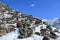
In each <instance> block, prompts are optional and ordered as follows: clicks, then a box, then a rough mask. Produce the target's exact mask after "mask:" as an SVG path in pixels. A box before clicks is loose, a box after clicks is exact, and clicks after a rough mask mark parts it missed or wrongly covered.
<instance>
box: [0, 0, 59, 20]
mask: <svg viewBox="0 0 60 40" xmlns="http://www.w3.org/2000/svg"><path fill="white" fill-rule="evenodd" d="M0 1H1V2H3V3H5V4H7V5H9V7H11V8H12V9H15V10H17V11H20V12H23V13H26V14H31V15H33V16H35V17H38V18H41V19H53V18H55V17H60V0H0Z"/></svg>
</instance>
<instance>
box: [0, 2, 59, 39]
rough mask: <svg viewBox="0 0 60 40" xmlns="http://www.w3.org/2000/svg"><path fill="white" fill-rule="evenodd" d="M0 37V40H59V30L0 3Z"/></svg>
mask: <svg viewBox="0 0 60 40" xmlns="http://www.w3.org/2000/svg"><path fill="white" fill-rule="evenodd" d="M17 22H18V23H19V22H21V27H20V26H19V27H17V25H18V23H17ZM0 36H1V37H0V40H60V29H58V28H56V27H53V26H51V25H50V24H49V23H48V22H44V21H43V20H41V19H38V18H35V17H33V16H32V15H27V14H22V13H20V12H18V11H15V10H13V9H11V8H9V6H7V5H6V4H3V3H2V2H0Z"/></svg>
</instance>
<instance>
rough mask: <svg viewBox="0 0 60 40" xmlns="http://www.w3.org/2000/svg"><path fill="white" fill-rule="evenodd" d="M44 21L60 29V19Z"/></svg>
mask: <svg viewBox="0 0 60 40" xmlns="http://www.w3.org/2000/svg"><path fill="white" fill-rule="evenodd" d="M43 21H45V22H47V23H48V24H49V25H52V26H54V27H57V28H60V18H57V17H56V18H53V19H51V20H48V19H43Z"/></svg>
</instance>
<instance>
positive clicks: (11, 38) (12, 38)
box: [0, 25, 60, 40]
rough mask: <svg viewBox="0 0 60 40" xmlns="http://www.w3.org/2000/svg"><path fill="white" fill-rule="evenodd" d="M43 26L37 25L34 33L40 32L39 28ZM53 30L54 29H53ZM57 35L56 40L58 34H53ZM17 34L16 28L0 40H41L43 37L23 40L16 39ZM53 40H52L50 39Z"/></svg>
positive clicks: (58, 39)
mask: <svg viewBox="0 0 60 40" xmlns="http://www.w3.org/2000/svg"><path fill="white" fill-rule="evenodd" d="M41 26H44V25H39V26H38V27H36V29H35V32H39V31H40V29H39V28H40V27H41ZM53 29H54V28H53ZM55 34H57V36H59V37H58V38H57V39H56V40H60V33H57V32H56V33H55ZM18 35H19V33H18V29H17V28H16V30H15V31H12V32H11V33H8V34H6V35H4V36H2V37H0V40H42V39H43V36H38V35H36V34H33V35H32V36H31V37H28V38H24V39H18V38H17V37H18ZM50 40H53V39H50Z"/></svg>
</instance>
